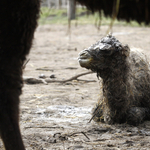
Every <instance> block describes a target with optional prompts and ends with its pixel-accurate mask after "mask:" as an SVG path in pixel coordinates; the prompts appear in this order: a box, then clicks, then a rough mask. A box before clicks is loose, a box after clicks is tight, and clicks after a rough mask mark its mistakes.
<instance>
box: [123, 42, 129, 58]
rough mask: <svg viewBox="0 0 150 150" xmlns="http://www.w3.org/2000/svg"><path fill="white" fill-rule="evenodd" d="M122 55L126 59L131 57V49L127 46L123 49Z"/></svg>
mask: <svg viewBox="0 0 150 150" xmlns="http://www.w3.org/2000/svg"><path fill="white" fill-rule="evenodd" d="M122 54H123V55H125V56H126V57H128V56H129V54H130V48H129V46H128V45H125V46H124V47H123V49H122Z"/></svg>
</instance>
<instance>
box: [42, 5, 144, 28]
mask: <svg viewBox="0 0 150 150" xmlns="http://www.w3.org/2000/svg"><path fill="white" fill-rule="evenodd" d="M87 12H88V11H87V9H82V8H78V9H77V10H76V19H75V20H72V21H71V23H72V24H75V23H78V24H83V25H84V24H95V23H96V22H97V24H98V21H99V14H98V13H94V14H91V12H89V13H90V14H89V15H87ZM110 22H111V18H106V17H104V15H102V20H101V25H110ZM39 23H40V24H63V25H67V24H68V18H67V9H49V8H47V7H41V13H40V19H39ZM114 25H123V26H139V24H138V23H137V22H136V21H131V22H130V23H126V22H125V21H118V20H115V22H114ZM142 26H144V24H142Z"/></svg>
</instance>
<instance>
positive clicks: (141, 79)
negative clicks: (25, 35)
mask: <svg viewBox="0 0 150 150" xmlns="http://www.w3.org/2000/svg"><path fill="white" fill-rule="evenodd" d="M79 63H80V65H81V66H82V67H85V68H87V69H91V70H92V71H94V72H97V76H98V77H101V79H102V85H103V89H102V91H103V96H102V97H101V98H100V100H99V101H98V104H97V106H96V108H95V109H94V111H93V115H94V120H95V121H104V122H106V123H110V124H112V123H124V122H127V123H129V124H132V125H138V124H139V123H142V122H143V121H144V120H149V119H150V70H149V63H148V62H147V59H146V57H145V55H144V54H142V53H140V52H134V51H130V49H129V47H128V46H127V45H125V46H123V45H122V44H121V43H120V42H119V41H118V40H117V39H116V38H115V37H113V36H111V35H108V36H107V37H105V38H103V39H102V40H100V41H99V42H97V43H96V44H94V45H92V46H91V47H89V48H88V49H85V50H83V51H82V52H81V53H80V56H79Z"/></svg>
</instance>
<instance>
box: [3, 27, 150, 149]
mask: <svg viewBox="0 0 150 150" xmlns="http://www.w3.org/2000/svg"><path fill="white" fill-rule="evenodd" d="M107 29H108V26H102V27H101V30H100V31H98V30H97V29H96V28H95V27H94V25H79V26H77V27H75V26H72V28H71V36H69V35H68V34H67V32H68V30H67V26H65V25H44V26H39V27H38V28H37V30H36V33H35V39H34V43H33V47H32V50H31V53H30V55H29V56H28V58H30V61H29V63H28V64H27V66H26V68H25V70H24V76H25V77H34V78H38V77H39V75H41V74H44V75H45V76H47V77H50V76H51V77H55V78H54V79H51V80H65V79H68V78H70V77H73V76H75V75H78V74H80V73H84V72H87V70H86V69H83V68H81V67H80V66H79V64H78V61H77V57H78V54H79V52H80V51H81V50H82V49H84V48H86V47H89V46H90V45H91V44H93V43H95V42H96V41H97V40H99V39H101V38H102V37H103V36H105V35H106V31H107ZM113 35H115V36H116V37H117V38H118V39H119V40H120V41H121V42H122V43H124V44H128V45H129V46H130V47H131V48H137V49H139V50H141V51H143V52H144V53H145V54H146V55H147V56H150V48H149V47H150V28H146V27H123V26H114V27H113ZM79 79H83V80H86V81H77V80H73V81H69V82H66V83H59V82H58V83H48V84H47V85H46V84H43V83H40V84H24V88H23V94H22V95H21V98H20V99H21V102H20V103H21V104H20V127H21V132H22V136H23V140H24V144H25V146H26V150H80V149H81V150H94V149H95V150H119V149H121V150H126V149H132V150H133V149H134V150H135V149H136V150H138V149H139V150H141V149H142V150H147V149H150V121H146V122H144V123H143V124H141V125H139V126H136V127H135V126H130V125H127V124H115V125H108V124H102V123H100V124H97V123H95V122H93V121H91V123H88V122H89V120H90V119H91V109H92V108H93V107H94V105H95V103H96V101H97V99H98V97H99V96H100V92H99V91H100V89H99V88H100V86H99V81H98V79H97V77H96V74H95V73H93V74H89V75H85V76H82V77H80V78H79ZM91 80H95V82H94V81H93V82H88V81H91ZM0 149H3V145H2V142H1V144H0Z"/></svg>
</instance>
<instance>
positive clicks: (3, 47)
mask: <svg viewBox="0 0 150 150" xmlns="http://www.w3.org/2000/svg"><path fill="white" fill-rule="evenodd" d="M39 7H40V1H39V0H0V79H1V83H0V135H1V137H2V140H3V142H4V145H5V148H6V150H25V148H24V145H23V142H22V139H21V134H20V129H19V95H20V94H21V88H22V83H23V82H22V65H23V63H24V61H25V59H26V55H27V54H28V53H29V50H30V48H31V44H32V39H33V35H34V31H35V28H36V26H37V18H38V14H39Z"/></svg>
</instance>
